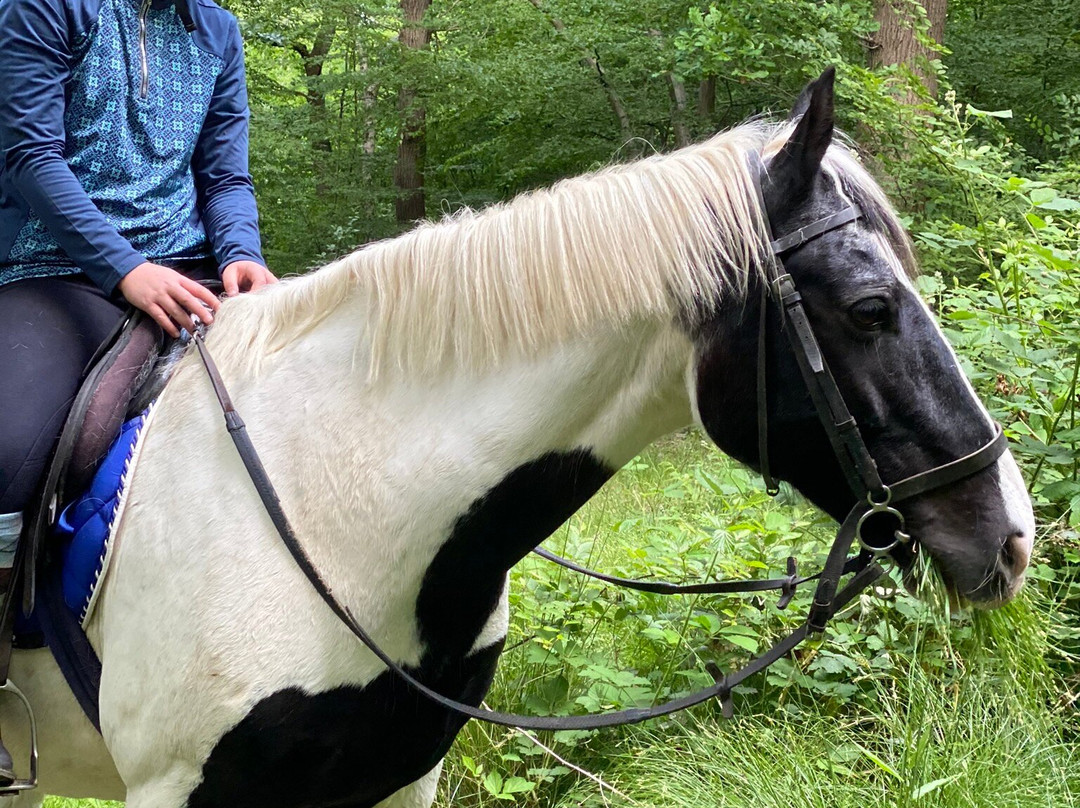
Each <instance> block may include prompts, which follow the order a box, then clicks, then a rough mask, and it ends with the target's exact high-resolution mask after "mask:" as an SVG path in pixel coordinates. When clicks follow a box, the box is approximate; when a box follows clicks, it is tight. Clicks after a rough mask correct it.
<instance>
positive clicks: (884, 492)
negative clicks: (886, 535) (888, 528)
mask: <svg viewBox="0 0 1080 808" xmlns="http://www.w3.org/2000/svg"><path fill="white" fill-rule="evenodd" d="M875 493H876V496H875ZM866 502H867V504H868V505H869V506H870V509H869V510H868V511H866V512H865V513H864V514H863V515H862V516H860V517H859V521H858V522H856V524H855V538H856V540H858V542H859V546H860V547H862V548H863V549H864V550H866V551H867V552H868V553H872V554H873V555H875V556H883V555H887V554H888V553H890V552H892V551H893V550H895V549H896V548H897V547H899V546H900V545H901V544H907V543H909V542H910V541H911V535H910V534H908V533H906V532H904V528H905V522H904V515H903V514H902V513H900V511H898V510H896V508H894V507H892V506H891V505H890V504H889V503H890V502H892V491H890V490H889V486H887V485H883V486H882V487H881V490H880V491H878V492H874V491H870V492H868V493H867V494H866ZM882 516H885V517H891V518H893V519H895V520H896V523H897V526H896V528H895V529H894V530H893V531H892V541H890V542H888V543H887V544H875V543H873V542H870V541H868V540H867V539H866V538H864V537H863V527H864V526H865V525H866V523H867V521H868V520H870V519H871V518H880V517H882Z"/></svg>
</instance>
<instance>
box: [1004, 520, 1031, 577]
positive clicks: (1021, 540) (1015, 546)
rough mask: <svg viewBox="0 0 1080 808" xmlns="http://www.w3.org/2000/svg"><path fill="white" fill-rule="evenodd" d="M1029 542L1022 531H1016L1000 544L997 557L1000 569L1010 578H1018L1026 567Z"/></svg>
mask: <svg viewBox="0 0 1080 808" xmlns="http://www.w3.org/2000/svg"><path fill="white" fill-rule="evenodd" d="M1030 546H1031V545H1030V542H1028V540H1027V534H1026V533H1025V532H1024V531H1023V530H1017V531H1014V532H1012V533H1010V534H1009V535H1008V536H1006V537H1005V541H1003V542H1002V543H1001V550H1000V551H999V557H1000V559H1001V566H1002V568H1003V569H1004V570H1005V571H1006V572H1007V573H1008V574H1009V577H1010V578H1019V577H1020V576H1021V575H1022V574H1023V572H1024V570H1025V569H1026V568H1027V565H1028V548H1029V547H1030Z"/></svg>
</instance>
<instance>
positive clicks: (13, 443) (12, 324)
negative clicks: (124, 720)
mask: <svg viewBox="0 0 1080 808" xmlns="http://www.w3.org/2000/svg"><path fill="white" fill-rule="evenodd" d="M123 313H124V308H123V307H122V306H121V305H120V303H119V302H117V301H115V300H113V299H110V298H109V297H108V296H106V295H105V294H104V292H102V291H101V290H100V289H98V288H97V287H96V286H94V285H93V284H92V283H90V281H89V280H87V279H85V278H83V277H82V276H68V277H63V278H34V279H30V280H24V281H16V282H15V283H12V284H8V285H5V286H0V413H3V417H2V418H0V594H2V593H3V592H5V591H6V590H7V576H8V575H9V574H10V569H11V564H12V561H13V560H14V551H15V540H16V539H17V538H18V531H19V528H20V526H21V524H22V511H23V510H24V509H25V508H26V506H27V505H28V504H29V502H30V498H31V496H32V495H33V492H34V489H35V487H36V486H37V484H38V480H39V478H40V477H41V474H42V472H43V471H44V469H45V464H46V462H47V461H48V457H49V453H50V452H51V451H52V447H53V444H54V443H55V442H56V438H57V435H59V433H60V428H61V427H62V426H63V423H64V418H65V417H66V416H67V412H68V409H70V407H71V404H72V401H73V400H74V398H75V393H76V392H77V390H78V386H79V381H80V379H81V378H82V375H83V371H84V369H85V368H86V366H87V364H88V363H89V362H90V359H91V357H92V356H93V355H94V352H95V351H96V350H97V348H98V346H99V345H100V344H101V342H102V341H103V340H104V339H105V338H106V337H108V335H109V334H110V333H111V332H112V330H113V329H114V328H115V327H116V324H117V322H118V321H119V320H120V318H121V317H122V316H123ZM12 777H13V774H12V772H11V758H10V756H9V755H8V753H7V750H6V749H5V748H4V745H3V742H2V741H0V785H4V784H5V780H6V781H7V782H10V780H11V779H12Z"/></svg>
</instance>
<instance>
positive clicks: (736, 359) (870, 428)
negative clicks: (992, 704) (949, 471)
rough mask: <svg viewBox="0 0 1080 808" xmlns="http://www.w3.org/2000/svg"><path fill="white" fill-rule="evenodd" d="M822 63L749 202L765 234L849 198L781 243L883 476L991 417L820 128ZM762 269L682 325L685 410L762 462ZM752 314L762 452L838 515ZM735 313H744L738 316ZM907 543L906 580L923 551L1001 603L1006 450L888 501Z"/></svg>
mask: <svg viewBox="0 0 1080 808" xmlns="http://www.w3.org/2000/svg"><path fill="white" fill-rule="evenodd" d="M833 129H834V127H833V73H832V71H831V70H829V71H827V72H826V73H825V74H823V75H822V76H821V77H820V78H819V79H817V80H816V81H814V82H812V83H811V84H810V85H808V87H807V88H806V90H805V91H804V93H803V95H802V97H801V98H800V100H799V102H798V103H797V104H796V107H795V109H794V110H793V113H792V124H791V125H789V126H787V127H782V128H781V129H780V130H779V132H780V134H778V135H777V136H776V137H775V138H774V139H773V140H772V141H771V142H770V143H768V144H767V145H766V146H765V148H764V149H763V153H762V155H761V158H762V160H763V169H762V171H761V190H762V199H763V201H764V206H765V212H764V213H765V216H766V217H767V219H766V221H769V222H771V224H772V228H773V231H774V233H775V235H776V236H777V237H782V236H784V235H786V234H790V233H795V232H797V231H799V230H800V228H806V227H808V226H809V225H811V224H812V223H815V222H820V221H823V220H825V219H828V217H830V216H831V215H832V214H835V213H836V212H837V211H838V210H842V209H844V208H847V207H853V208H854V209H855V210H857V211H859V214H860V215H859V218H857V219H855V220H854V221H850V222H848V223H846V224H844V225H843V226H838V227H835V228H833V229H830V230H828V231H827V232H824V233H823V234H820V235H819V236H817V237H813V238H811V239H810V240H808V241H805V242H803V243H802V244H801V245H800V246H799V247H798V248H797V249H793V250H790V251H789V252H786V253H782V255H781V257H782V259H783V270H782V271H783V272H787V273H788V274H790V276H791V278H792V279H793V281H794V285H795V287H797V289H798V291H799V293H800V294H801V296H802V302H803V304H804V306H805V311H806V314H807V316H808V319H809V322H810V324H811V326H812V329H813V332H814V335H815V336H816V340H817V343H818V344H819V346H820V349H821V352H822V354H823V356H824V358H825V361H826V363H827V365H828V367H829V369H830V370H831V371H832V374H833V376H834V378H835V380H836V386H837V388H838V390H839V392H840V394H841V396H842V397H843V399H844V402H845V403H846V405H847V408H848V409H849V410H850V412H851V414H852V415H853V416H854V419H855V421H856V423H857V425H858V430H859V434H860V435H861V438H862V441H863V442H864V444H865V446H866V448H867V449H868V450H869V454H870V455H871V456H872V458H873V460H874V462H875V464H876V466H877V471H878V473H879V474H880V478H881V479H882V480H883V481H884V482H885V483H890V482H895V481H898V480H901V479H903V478H906V477H909V476H911V475H914V474H918V473H920V472H924V471H926V470H928V469H932V468H935V467H938V466H942V465H944V464H946V463H949V462H951V461H954V460H956V459H958V458H961V457H964V456H965V455H968V454H970V453H972V452H974V451H976V450H978V449H979V448H980V447H983V446H985V445H986V444H988V443H990V442H991V441H992V440H993V439H994V437H995V435H996V429H997V428H996V426H995V425H994V422H993V421H992V419H991V418H990V416H989V414H988V413H987V411H986V409H985V407H984V406H983V405H982V403H981V402H980V401H979V399H978V398H977V397H976V395H975V393H974V391H973V389H972V387H971V385H970V384H969V383H968V381H967V379H966V378H965V377H964V374H963V372H962V371H961V369H960V366H959V364H958V362H957V358H956V356H955V354H954V353H953V351H952V350H951V348H950V346H949V344H948V343H947V342H946V340H945V338H944V336H943V334H942V332H941V331H940V329H939V328H938V327H937V325H936V323H935V321H934V318H933V316H932V315H931V313H930V311H929V309H928V308H927V306H926V304H925V303H924V302H923V301H922V299H921V298H920V297H919V295H918V293H917V292H916V289H915V286H914V283H913V271H914V260H913V258H912V253H911V248H910V245H909V243H908V241H907V239H906V236H905V235H904V233H903V230H902V228H901V226H900V225H899V222H898V220H897V218H896V216H895V214H894V213H893V212H892V210H891V209H890V207H889V205H888V203H887V201H886V200H885V197H884V194H883V193H882V191H881V189H880V188H879V187H878V186H877V185H876V184H875V183H874V181H873V180H872V179H871V178H870V176H869V175H868V174H867V173H866V172H865V171H864V170H863V169H862V168H861V166H860V165H859V164H858V162H857V161H856V160H855V158H854V157H853V156H852V154H851V153H850V152H849V151H848V149H847V148H846V147H845V146H843V145H842V144H840V143H837V142H836V141H835V139H834V131H833ZM765 283H767V280H766V279H765V277H764V276H763V275H762V274H760V273H758V274H754V273H752V277H751V278H750V279H749V282H748V284H749V288H748V293H747V296H746V298H745V299H744V300H743V301H741V302H740V303H739V304H738V305H735V304H730V305H719V306H716V307H714V308H713V309H712V310H710V311H709V312H708V313H706V314H703V315H702V316H701V317H700V318H699V322H698V324H697V327H696V329H695V330H694V343H695V353H694V360H693V374H692V376H693V378H692V386H693V389H694V393H695V402H696V409H697V414H698V416H699V418H700V421H701V423H702V425H703V426H704V427H705V429H706V431H707V432H708V433H709V435H710V437H711V438H712V439H713V440H714V441H715V442H716V443H717V445H718V446H719V447H720V448H721V449H723V450H724V451H725V452H727V453H729V454H731V455H732V456H734V457H736V458H738V459H740V460H742V461H744V462H746V463H748V464H750V465H752V466H756V467H759V468H760V467H761V466H762V460H763V458H762V456H761V454H762V453H761V451H759V441H758V419H759V416H758V412H757V411H756V410H755V408H754V406H753V405H752V403H750V402H754V401H756V400H757V398H758V397H757V392H758V389H759V388H758V381H757V379H758V372H759V366H758V361H757V357H758V353H759V336H758V333H757V331H758V329H756V328H754V327H748V325H752V324H753V322H754V318H755V316H756V313H757V311H758V309H757V308H756V307H755V306H754V305H752V302H753V301H756V300H757V299H759V296H760V292H761V289H762V285H763V284H765ZM760 316H764V317H766V322H765V339H764V341H763V343H761V344H763V345H765V346H767V347H766V349H765V357H766V361H765V363H764V366H763V367H764V369H765V385H764V387H765V389H766V390H767V391H768V393H767V395H766V400H767V401H766V404H765V406H764V411H765V412H767V419H768V439H767V444H766V445H767V447H768V450H767V452H768V453H767V457H766V458H765V460H766V463H767V464H768V466H769V467H771V469H772V471H773V472H774V473H775V474H776V475H777V476H778V477H780V478H782V479H785V480H787V481H789V482H790V483H791V484H792V485H794V486H795V487H796V488H797V489H799V490H800V491H801V492H802V493H803V494H804V495H806V496H807V497H808V498H809V499H810V500H812V501H813V502H814V503H815V504H817V505H818V506H820V507H821V508H822V509H824V510H825V511H827V512H828V513H829V514H831V515H832V516H834V517H836V518H838V519H840V518H842V517H843V516H844V514H845V513H847V512H848V511H849V509H850V508H852V506H853V505H854V504H855V499H854V497H855V495H854V494H853V493H852V490H851V487H850V486H849V484H848V482H847V479H846V477H845V474H844V473H843V469H842V467H841V465H840V463H839V462H838V460H837V459H836V455H835V454H834V451H833V449H832V447H831V445H830V440H829V437H828V433H827V432H826V429H825V427H823V425H822V423H821V421H820V420H819V416H818V412H817V410H816V409H815V406H814V404H813V402H812V400H811V396H810V394H809V392H808V389H807V386H806V384H804V382H803V380H802V377H801V376H800V372H799V368H798V366H797V362H796V356H795V353H794V351H793V349H792V347H791V345H790V344H789V341H788V339H787V338H786V336H785V335H782V334H781V333H780V330H781V326H782V324H781V318H780V315H779V314H778V312H777V307H776V306H775V305H773V306H768V307H764V308H763V313H762V314H761V315H760ZM748 320H749V321H750V323H748V322H747V321H748ZM899 507H900V509H901V511H902V513H903V518H904V519H905V521H906V527H905V530H906V532H907V533H909V534H910V535H911V536H912V537H913V538H914V540H915V541H914V542H913V543H912V545H900V546H897V547H896V548H895V549H893V550H892V551H891V555H892V556H893V557H894V559H895V560H896V561H898V562H899V563H900V564H901V566H902V567H903V568H904V569H905V573H906V574H905V581H906V583H907V584H908V586H909V587H913V586H914V576H913V573H912V569H913V563H912V562H913V560H914V549H915V548H916V547H921V548H923V549H924V550H925V551H926V553H927V554H928V555H929V556H930V557H931V558H932V559H933V562H934V563H935V566H936V568H937V570H938V571H939V573H940V574H941V577H942V579H943V580H944V582H945V583H946V585H947V587H948V588H949V590H950V593H951V594H952V595H953V596H955V597H958V598H960V599H961V600H966V601H969V602H971V603H973V604H976V605H987V606H994V605H998V604H1001V603H1004V602H1005V601H1008V600H1009V599H1010V598H1011V597H1013V595H1015V594H1016V592H1017V591H1018V589H1019V588H1020V586H1021V584H1022V582H1023V574H1024V569H1025V567H1026V566H1027V563H1028V560H1029V557H1030V554H1031V547H1032V539H1033V533H1034V517H1033V515H1032V509H1031V502H1030V500H1029V498H1028V496H1027V493H1026V490H1025V486H1024V483H1023V480H1022V478H1021V476H1020V472H1019V469H1018V468H1017V465H1016V462H1015V461H1014V459H1013V458H1012V456H1011V455H1010V454H1009V453H1008V452H1005V453H1004V454H1002V455H1001V456H1000V457H999V458H998V459H997V461H996V462H993V463H991V464H990V465H988V466H986V467H985V468H984V469H982V470H981V471H979V472H977V473H975V474H972V475H971V476H969V477H967V478H966V479H963V480H961V481H959V482H956V483H954V484H951V485H948V486H945V487H941V488H938V489H936V490H932V491H930V492H927V493H924V494H921V495H919V496H916V497H914V498H912V499H910V500H909V501H907V502H905V503H904V504H903V505H902V506H899Z"/></svg>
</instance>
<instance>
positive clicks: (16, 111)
mask: <svg viewBox="0 0 1080 808" xmlns="http://www.w3.org/2000/svg"><path fill="white" fill-rule="evenodd" d="M65 6H66V4H65V3H64V2H63V0H4V2H2V3H0V76H2V77H3V82H4V87H3V89H2V90H0V148H2V149H3V159H4V161H5V162H4V164H5V167H6V170H7V171H8V172H10V177H11V179H12V181H13V183H14V185H15V187H16V188H17V189H18V192H19V193H20V194H21V195H22V197H23V199H24V200H25V201H26V203H27V204H28V205H29V206H30V208H31V209H32V210H33V211H34V213H36V214H37V215H38V217H39V218H40V219H41V221H42V223H43V224H44V225H45V227H46V228H48V230H49V233H50V234H51V235H52V236H53V238H55V239H56V241H57V242H58V243H59V244H60V246H61V247H63V249H64V251H65V252H66V253H67V254H68V256H69V257H70V258H71V260H72V261H73V262H75V264H76V265H77V266H78V267H79V268H80V269H82V270H83V271H84V272H85V273H86V274H87V275H89V276H90V278H91V279H93V281H94V282H95V283H96V284H97V285H98V286H100V287H101V288H102V289H104V290H105V291H106V292H110V293H111V292H112V290H113V288H114V287H115V286H116V284H117V283H118V282H119V281H120V279H121V278H123V277H124V276H125V275H127V273H128V272H130V271H131V270H132V269H134V268H135V267H137V266H139V265H140V264H142V263H144V262H145V261H146V259H145V258H144V257H143V256H142V255H141V254H140V253H139V252H138V251H137V250H135V249H134V248H133V247H132V246H131V245H130V244H129V243H128V242H127V240H126V239H124V238H123V237H122V236H121V235H120V234H119V233H118V232H117V231H116V228H114V227H113V226H112V224H110V223H109V221H108V219H106V218H105V216H104V215H103V214H102V213H101V211H99V210H98V209H97V207H96V206H95V205H94V203H93V202H92V201H91V200H90V198H89V197H88V196H87V195H86V192H85V191H84V190H83V188H82V186H81V185H80V184H79V181H78V180H77V179H75V175H74V174H72V173H71V169H70V168H69V167H68V164H67V162H66V161H65V160H64V143H65V133H64V108H65V97H64V89H65V84H66V81H67V79H68V73H69V66H70V61H71V58H72V54H71V42H72V41H73V40H74V38H75V37H76V36H77V35H79V34H82V33H85V32H83V31H77V30H71V29H72V27H73V25H74V23H73V21H72V20H71V19H70V18H69V15H68V12H67V11H66V10H65Z"/></svg>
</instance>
